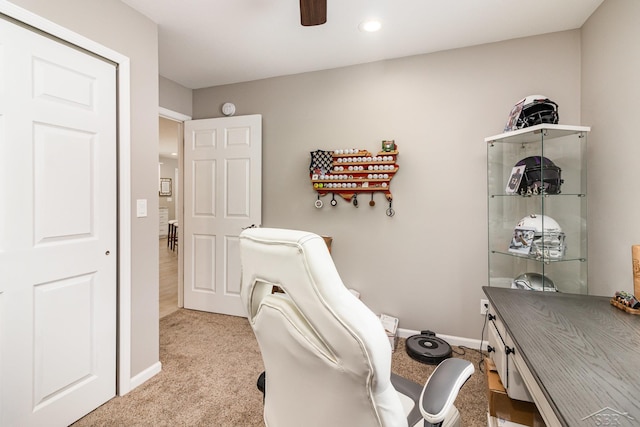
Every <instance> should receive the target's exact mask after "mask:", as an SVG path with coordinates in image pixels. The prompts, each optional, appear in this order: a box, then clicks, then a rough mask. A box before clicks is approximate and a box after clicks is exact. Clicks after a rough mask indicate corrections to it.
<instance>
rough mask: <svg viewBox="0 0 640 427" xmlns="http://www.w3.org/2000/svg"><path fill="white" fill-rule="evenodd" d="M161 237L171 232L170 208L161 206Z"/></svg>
mask: <svg viewBox="0 0 640 427" xmlns="http://www.w3.org/2000/svg"><path fill="white" fill-rule="evenodd" d="M158 222H159V226H160V230H159V231H160V237H167V235H168V234H169V208H160V215H159V221H158Z"/></svg>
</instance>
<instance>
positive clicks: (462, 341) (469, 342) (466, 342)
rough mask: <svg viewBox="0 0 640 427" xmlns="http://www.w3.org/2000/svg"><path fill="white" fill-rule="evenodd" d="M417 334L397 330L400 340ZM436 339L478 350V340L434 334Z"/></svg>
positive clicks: (416, 332)
mask: <svg viewBox="0 0 640 427" xmlns="http://www.w3.org/2000/svg"><path fill="white" fill-rule="evenodd" d="M418 334H420V331H414V330H411V329H403V328H398V336H399V337H400V338H409V337H410V336H412V335H418ZM436 337H438V338H442V339H443V340H445V341H446V342H448V343H449V344H451V345H457V346H464V347H468V348H474V349H476V350H477V349H479V348H480V340H474V339H471V338H463V337H455V336H452V335H443V334H436ZM482 350H484V351H486V350H487V341H486V340H484V341H482Z"/></svg>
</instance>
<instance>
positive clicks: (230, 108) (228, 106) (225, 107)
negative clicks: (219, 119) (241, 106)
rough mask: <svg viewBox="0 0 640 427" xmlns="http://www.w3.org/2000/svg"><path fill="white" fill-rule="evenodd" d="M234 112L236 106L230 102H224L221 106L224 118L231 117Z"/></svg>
mask: <svg viewBox="0 0 640 427" xmlns="http://www.w3.org/2000/svg"><path fill="white" fill-rule="evenodd" d="M235 112H236V106H235V105H233V104H232V103H231V102H225V103H224V104H222V114H224V115H225V116H233V114H234V113H235Z"/></svg>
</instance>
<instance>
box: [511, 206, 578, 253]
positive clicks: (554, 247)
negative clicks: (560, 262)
mask: <svg viewBox="0 0 640 427" xmlns="http://www.w3.org/2000/svg"><path fill="white" fill-rule="evenodd" d="M515 228H520V229H529V230H534V236H533V242H532V243H531V251H530V252H529V256H530V257H532V258H536V259H540V258H541V259H545V260H546V259H562V257H564V252H565V249H566V247H565V242H564V240H565V234H564V233H563V232H562V228H561V227H560V224H558V223H557V222H556V220H555V219H553V218H551V217H550V216H547V215H540V214H531V215H527V216H525V217H524V218H522V219H521V220H520V221H518V224H516V227H515Z"/></svg>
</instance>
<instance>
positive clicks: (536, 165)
mask: <svg viewBox="0 0 640 427" xmlns="http://www.w3.org/2000/svg"><path fill="white" fill-rule="evenodd" d="M516 166H526V168H525V170H524V173H523V174H522V175H523V176H522V180H521V181H520V186H519V187H518V191H517V193H518V194H521V195H523V196H524V195H527V194H559V193H560V186H561V185H562V183H563V182H564V180H563V179H562V169H560V168H559V167H558V166H556V165H555V163H553V162H552V161H551V160H549V159H548V158H546V157H542V156H530V157H526V158H524V159H522V160H520V161H519V162H518V163H516Z"/></svg>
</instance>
